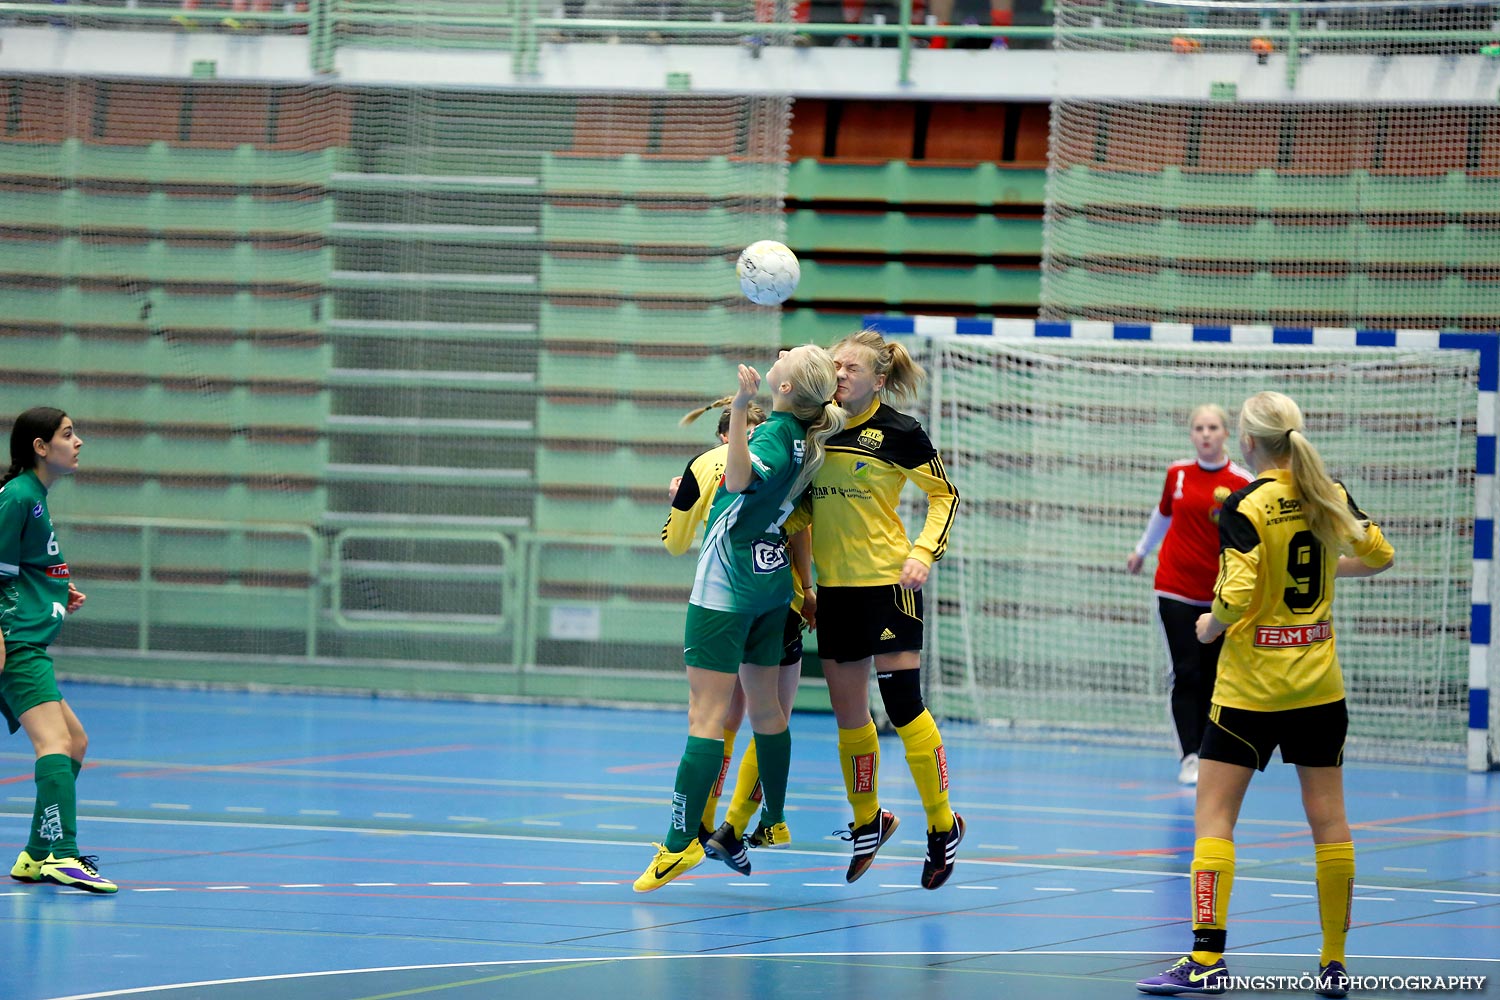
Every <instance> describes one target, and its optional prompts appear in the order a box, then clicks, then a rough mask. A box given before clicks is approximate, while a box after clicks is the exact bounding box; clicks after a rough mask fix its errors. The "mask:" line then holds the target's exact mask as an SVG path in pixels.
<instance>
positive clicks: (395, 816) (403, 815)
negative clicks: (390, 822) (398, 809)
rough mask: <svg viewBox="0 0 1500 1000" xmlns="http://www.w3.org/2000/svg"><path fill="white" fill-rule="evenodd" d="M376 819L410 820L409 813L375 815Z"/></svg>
mask: <svg viewBox="0 0 1500 1000" xmlns="http://www.w3.org/2000/svg"><path fill="white" fill-rule="evenodd" d="M374 816H375V818H376V819H411V818H412V815H411V813H375V814H374Z"/></svg>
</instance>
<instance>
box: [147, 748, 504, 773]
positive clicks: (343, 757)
mask: <svg viewBox="0 0 1500 1000" xmlns="http://www.w3.org/2000/svg"><path fill="white" fill-rule="evenodd" d="M477 749H479V747H478V745H477V744H473V743H454V744H451V745H449V746H441V747H411V748H408V749H405V750H368V751H365V752H364V753H338V754H329V755H328V756H326V757H289V758H287V759H285V760H251V761H242V762H240V763H238V764H185V765H183V766H182V767H168V768H162V769H160V770H156V771H130V772H126V773H123V774H121V775H120V777H122V778H166V777H173V776H176V775H182V774H194V773H202V772H206V771H241V770H244V769H245V768H249V767H290V766H292V765H293V764H332V763H337V762H342V761H350V760H373V759H376V758H381V757H419V756H423V755H425V754H434V753H457V752H460V751H465V750H477Z"/></svg>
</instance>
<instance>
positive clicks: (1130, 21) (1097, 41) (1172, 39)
mask: <svg viewBox="0 0 1500 1000" xmlns="http://www.w3.org/2000/svg"><path fill="white" fill-rule="evenodd" d="M1053 11H1054V13H1055V16H1056V23H1057V26H1058V27H1059V28H1065V29H1089V28H1096V29H1118V30H1116V31H1110V30H1105V31H1100V32H1098V33H1091V32H1088V31H1086V30H1085V31H1078V30H1074V31H1063V32H1059V33H1058V34H1057V36H1056V38H1055V41H1054V46H1055V47H1056V48H1058V49H1063V50H1075V51H1094V52H1097V51H1114V52H1127V51H1128V52H1142V51H1144V52H1175V53H1182V54H1187V53H1196V52H1235V53H1243V52H1247V51H1250V52H1257V53H1264V54H1267V55H1270V54H1275V53H1280V54H1285V53H1286V52H1287V51H1288V50H1289V49H1294V50H1295V52H1296V54H1297V55H1298V56H1300V57H1302V58H1310V57H1314V56H1316V55H1318V54H1319V53H1366V52H1369V53H1376V54H1379V55H1385V56H1390V55H1408V54H1423V55H1426V54H1441V55H1453V54H1462V53H1478V52H1479V51H1480V50H1481V49H1482V48H1483V47H1484V46H1485V45H1486V44H1489V43H1491V42H1493V41H1500V8H1497V6H1496V5H1495V4H1494V3H1493V2H1483V3H1463V2H1453V0H1401V2H1399V3H1398V2H1386V0H1332V2H1322V3H1318V2H1310V3H1303V2H1299V0H1293V2H1282V0H1272V2H1266V3H1259V2H1245V3H1240V2H1234V0H1136V2H1127V3H1111V2H1091V0H1060V2H1057V3H1055V4H1054V5H1053ZM1476 33H1478V34H1479V35H1483V34H1484V33H1493V34H1494V35H1495V36H1496V37H1495V38H1490V37H1483V38H1480V37H1476ZM1256 39H1260V40H1261V43H1262V44H1259V45H1255V46H1254V47H1253V48H1252V43H1253V42H1254V41H1255V40H1256Z"/></svg>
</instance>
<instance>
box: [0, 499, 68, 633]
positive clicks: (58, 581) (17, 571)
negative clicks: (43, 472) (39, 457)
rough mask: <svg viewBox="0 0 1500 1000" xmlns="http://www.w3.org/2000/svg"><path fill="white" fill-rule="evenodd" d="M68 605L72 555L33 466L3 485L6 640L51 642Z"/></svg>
mask: <svg viewBox="0 0 1500 1000" xmlns="http://www.w3.org/2000/svg"><path fill="white" fill-rule="evenodd" d="M67 607H68V561H67V560H66V559H65V558H63V554H62V548H61V546H59V545H58V543H57V532H55V531H54V530H53V529H52V515H51V514H50V513H48V511H47V487H45V486H43V485H42V483H41V480H39V479H37V477H36V473H34V472H31V471H30V470H28V471H26V472H23V473H21V474H20V475H19V476H17V477H16V478H14V479H12V480H11V481H10V482H8V483H6V484H5V485H4V486H3V487H0V634H3V635H4V637H5V645H6V646H14V645H18V644H21V643H26V644H29V645H33V646H46V645H48V644H50V643H51V642H52V640H53V639H55V638H57V633H58V630H59V629H61V628H62V624H63V618H64V617H65V616H66V615H67Z"/></svg>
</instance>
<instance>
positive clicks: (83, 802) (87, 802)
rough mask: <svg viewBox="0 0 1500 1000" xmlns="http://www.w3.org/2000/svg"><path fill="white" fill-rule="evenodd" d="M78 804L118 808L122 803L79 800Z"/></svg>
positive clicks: (107, 800)
mask: <svg viewBox="0 0 1500 1000" xmlns="http://www.w3.org/2000/svg"><path fill="white" fill-rule="evenodd" d="M78 804H79V805H81V806H117V805H119V804H120V803H119V802H117V801H115V800H114V799H79V800H78Z"/></svg>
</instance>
